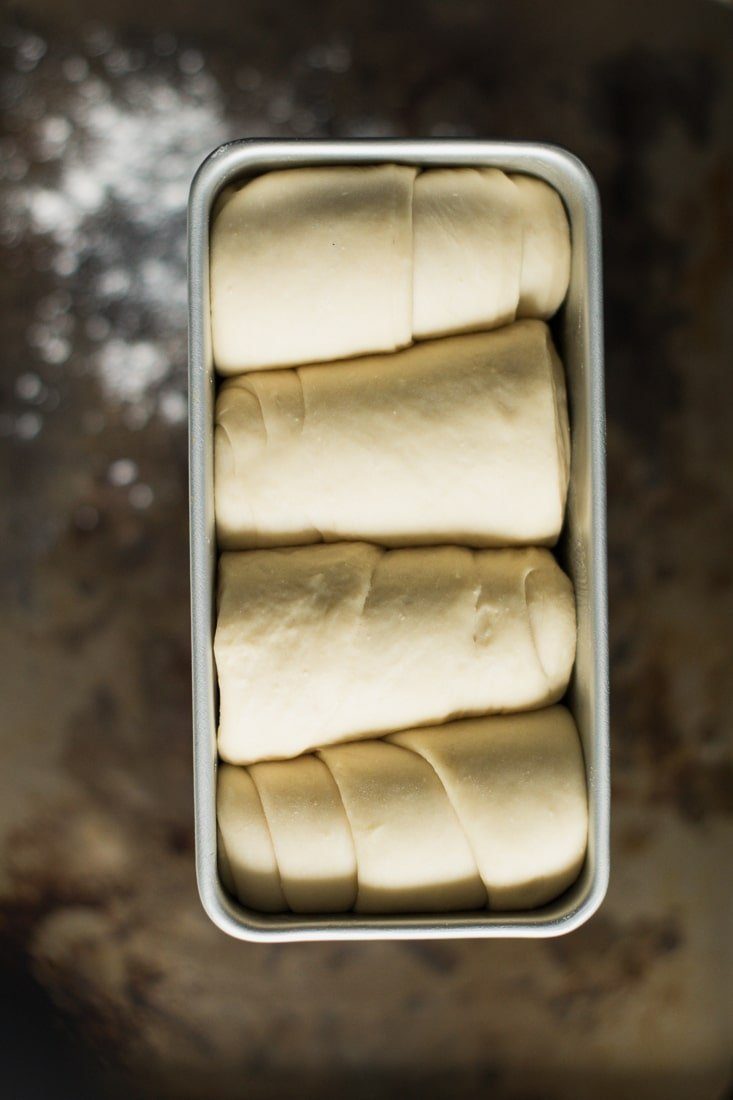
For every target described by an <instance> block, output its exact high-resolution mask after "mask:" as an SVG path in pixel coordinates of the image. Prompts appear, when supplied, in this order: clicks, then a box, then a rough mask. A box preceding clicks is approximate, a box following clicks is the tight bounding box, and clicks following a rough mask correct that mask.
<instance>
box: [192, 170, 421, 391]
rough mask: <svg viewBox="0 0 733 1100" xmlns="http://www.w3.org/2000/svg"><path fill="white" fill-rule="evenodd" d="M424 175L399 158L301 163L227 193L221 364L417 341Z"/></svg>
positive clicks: (218, 292) (214, 275)
mask: <svg viewBox="0 0 733 1100" xmlns="http://www.w3.org/2000/svg"><path fill="white" fill-rule="evenodd" d="M414 177H415V169H413V168H408V167H405V166H400V165H394V164H387V165H382V166H379V167H356V168H347V167H335V168H334V167H332V168H297V169H289V170H285V171H279V172H268V173H266V174H265V175H262V176H258V177H257V178H255V179H254V180H252V181H251V182H249V183H246V184H245V185H244V186H243V187H240V188H239V189H238V190H233V191H230V192H229V193H227V194H225V195H224V197H223V199H222V200H221V203H220V205H219V208H218V209H217V210H215V213H214V218H213V226H212V232H211V276H210V284H211V332H212V343H213V352H214V362H215V364H216V367H217V369H218V370H219V371H221V372H222V373H224V374H236V373H239V372H240V371H243V370H258V369H260V368H266V367H273V366H282V365H284V364H290V363H303V362H309V361H311V360H325V359H338V358H342V357H347V356H352V355H361V354H363V353H365V352H373V351H394V350H395V349H396V348H398V347H403V346H404V345H406V344H409V342H410V340H411V338H412V331H411V326H412V184H413V180H414Z"/></svg>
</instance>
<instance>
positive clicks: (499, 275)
mask: <svg viewBox="0 0 733 1100" xmlns="http://www.w3.org/2000/svg"><path fill="white" fill-rule="evenodd" d="M413 257H414V261H413V262H414V269H413V291H412V331H413V335H414V337H415V338H416V339H424V338H425V337H427V336H440V335H444V334H445V333H450V332H468V331H471V330H475V329H482V328H495V327H496V326H498V325H504V324H507V323H508V322H510V321H513V320H514V317H515V315H516V311H517V304H518V302H519V272H520V266H521V261H522V216H521V209H520V205H519V196H518V193H517V189H516V187H515V186H514V184H513V183H512V182H511V180H510V179H509V178H508V177H507V176H506V175H505V174H504V173H503V172H501V171H500V170H499V169H498V168H434V169H431V170H430V171H427V172H422V173H421V174H420V175H419V176H418V177H417V179H416V180H415V187H414V199H413Z"/></svg>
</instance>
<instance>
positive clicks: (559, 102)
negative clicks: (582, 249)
mask: <svg viewBox="0 0 733 1100" xmlns="http://www.w3.org/2000/svg"><path fill="white" fill-rule="evenodd" d="M10 16H12V24H13V26H14V27H15V28H16V30H15V31H12V28H11V29H10V31H9V32H6V37H5V45H4V46H3V48H2V66H3V72H2V77H1V78H0V93H1V95H2V104H3V111H4V116H3V145H2V148H0V154H1V155H2V167H3V171H4V173H5V175H4V179H3V180H2V189H3V190H2V202H1V203H0V205H1V207H2V210H1V213H0V218H1V220H2V234H3V237H2V241H3V253H2V265H0V308H1V310H2V348H3V362H2V379H1V382H0V385H1V386H2V410H1V412H2V419H0V431H1V432H2V433H3V438H2V440H0V443H1V444H2V448H3V457H2V461H1V462H0V478H2V488H1V491H2V500H3V508H4V512H5V515H6V517H7V520H6V523H5V524H4V530H3V537H2V539H0V583H1V584H2V595H3V603H2V608H3V615H2V621H1V622H0V648H1V657H2V666H1V667H2V695H1V697H2V736H3V764H4V767H3V773H2V778H1V779H0V784H1V786H0V792H1V794H2V798H0V891H1V894H0V905H1V910H0V911H1V913H2V926H1V928H2V931H1V933H0V934H1V935H2V939H3V942H4V946H5V948H6V954H10V953H12V954H13V955H14V957H15V959H16V960H17V972H16V973H17V975H21V974H22V973H24V972H25V973H28V974H31V975H32V976H33V980H34V981H35V982H36V983H37V984H36V987H35V988H36V990H37V991H41V992H43V995H44V996H45V997H47V998H48V1002H47V1004H48V1012H47V1013H46V1014H45V1016H44V1015H43V1014H42V1013H40V1012H39V1013H38V1014H37V1022H35V1020H36V1014H35V1013H22V1012H18V1013H17V1015H16V1017H15V1019H13V1018H11V1019H10V1021H9V1024H8V1026H9V1027H14V1028H15V1029H16V1031H17V1033H18V1035H19V1036H20V1037H19V1038H17V1039H12V1038H11V1042H13V1043H14V1045H15V1048H16V1050H22V1049H25V1050H29V1051H32V1052H34V1053H35V1054H36V1056H37V1058H39V1059H40V1058H42V1057H43V1055H44V1053H45V1052H46V1051H47V1050H48V1051H52V1049H53V1048H51V1047H48V1045H47V1043H46V1041H45V1033H44V1027H45V1026H46V1025H48V1022H49V1017H51V1016H52V1015H53V1016H54V1017H55V1018H57V1019H59V1020H63V1021H64V1030H63V1032H61V1035H62V1042H66V1040H65V1039H64V1038H63V1036H75V1037H76V1039H75V1040H74V1042H75V1044H76V1045H74V1046H73V1047H72V1048H71V1049H72V1051H73V1053H72V1054H71V1055H70V1057H69V1058H68V1059H66V1063H65V1064H66V1067H67V1068H66V1069H64V1068H56V1067H57V1066H58V1062H54V1059H53V1054H52V1053H49V1054H48V1061H49V1065H50V1067H51V1068H52V1070H53V1072H54V1073H55V1076H56V1078H57V1079H60V1078H61V1077H62V1076H63V1075H64V1074H68V1073H69V1072H70V1071H69V1070H68V1064H69V1062H71V1063H72V1065H74V1064H76V1061H77V1060H78V1057H80V1055H79V1054H78V1051H79V1050H80V1049H82V1048H84V1049H91V1050H92V1051H94V1052H95V1057H97V1058H98V1059H99V1060H100V1062H101V1064H102V1066H103V1068H104V1075H105V1084H104V1090H107V1091H108V1089H109V1088H110V1087H111V1085H110V1084H109V1082H110V1081H114V1082H116V1083H120V1082H122V1084H123V1086H124V1087H126V1089H127V1095H133V1096H134V1095H146V1094H147V1095H150V1096H156V1097H160V1096H172V1097H176V1098H177V1100H182V1098H183V1100H185V1098H186V1097H191V1098H192V1100H193V1098H195V1100H199V1098H204V1097H205V1098H209V1097H223V1098H227V1097H238V1096H241V1095H242V1094H246V1095H247V1096H248V1097H251V1098H253V1100H256V1098H259V1097H274V1096H281V1095H284V1094H287V1092H288V1091H293V1090H296V1089H297V1091H298V1092H299V1093H300V1094H301V1095H303V1096H305V1097H311V1096H312V1097H316V1096H317V1097H319V1100H322V1098H328V1097H332V1096H333V1097H336V1096H339V1097H340V1096H343V1095H344V1094H346V1093H348V1095H349V1096H350V1097H353V1098H357V1100H358V1098H362V1097H364V1098H366V1097H373V1096H380V1097H383V1096H403V1095H405V1096H408V1097H409V1096H417V1095H420V1096H422V1095H430V1096H445V1097H448V1096H450V1097H455V1096H461V1097H466V1098H469V1097H470V1098H472V1097H483V1096H485V1095H487V1094H488V1093H489V1092H490V1093H491V1094H492V1095H494V1096H496V1097H502V1098H503V1097H507V1098H511V1100H529V1098H538V1097H542V1098H543V1100H555V1098H562V1100H566V1098H568V1100H573V1098H575V1097H577V1098H579V1100H580V1098H583V1100H584V1098H585V1097H587V1096H588V1095H589V1094H592V1095H594V1096H598V1097H600V1098H605V1097H609V1098H613V1100H615V1098H616V1097H620V1096H621V1097H623V1096H633V1097H634V1098H635V1100H636V1098H640V1100H645V1098H647V1097H648V1098H656V1097H659V1096H664V1097H665V1100H675V1098H680V1100H682V1098H684V1100H688V1098H689V1097H691V1096H694V1097H695V1098H696V1100H697V1098H700V1100H708V1098H709V1100H713V1098H715V1097H719V1096H721V1095H722V1094H723V1093H724V1089H725V1087H726V1081H727V1079H728V1077H729V1072H730V1064H729V1050H730V1045H731V1043H730V1039H731V1035H730V1022H729V1021H730V1018H731V1012H730V1003H729V1002H730V988H731V981H730V972H731V959H730V948H729V942H730V937H729V930H730V891H729V889H728V884H727V880H726V873H725V866H726V864H727V861H728V860H729V852H730V847H731V839H732V838H733V804H732V801H733V800H732V798H731V756H730V747H729V745H728V743H727V742H728V739H729V733H730V729H731V728H732V727H733V695H732V693H731V686H730V673H729V669H730V658H731V653H730V622H731V617H732V615H733V595H732V594H731V586H732V583H733V577H732V573H733V568H732V566H731V562H732V561H733V556H732V555H731V537H730V531H731V526H732V520H733V485H732V479H731V475H730V470H731V469H732V468H733V433H732V432H731V430H730V406H731V398H732V397H733V392H732V390H733V373H732V372H731V360H732V359H733V310H731V308H730V303H731V301H733V271H732V266H733V261H732V260H731V257H733V239H732V237H733V211H732V209H731V188H732V180H733V73H732V72H731V66H730V55H731V46H732V44H733V15H732V13H731V11H730V9H729V8H728V7H726V6H724V5H722V4H714V3H711V2H705V0H690V2H685V3H682V2H679V0H673V2H670V3H652V4H630V3H629V4H624V3H622V4H619V3H616V2H614V3H610V2H608V3H606V2H603V3H601V4H596V5H593V6H592V7H591V6H589V5H581V4H579V3H574V2H573V3H563V4H557V5H548V4H540V3H527V2H523V0H517V2H516V3H513V4H511V5H510V4H508V3H507V4H488V3H486V2H485V0H481V2H478V0H456V2H454V3H446V4H444V3H438V2H437V0H435V2H425V3H417V2H416V0H407V2H406V3H404V4H400V5H397V4H393V3H387V2H386V0H377V2H376V3H372V4H369V5H367V4H364V3H357V2H356V0H341V2H339V3H336V2H335V0H313V2H312V3H310V4H307V5H295V4H293V5H286V4H280V5H275V4H272V3H267V4H266V3H264V2H262V0H256V2H253V3H248V4H242V3H237V4H235V3H234V2H233V0H209V2H208V3H207V4H205V5H204V4H200V3H198V2H197V3H193V2H187V0H182V2H181V3H179V4H176V5H173V4H170V3H168V2H165V3H159V4H158V5H155V6H154V5H151V4H149V3H143V2H142V0H125V3H122V0H114V2H113V0H105V3H103V4H102V5H100V4H99V3H98V2H97V3H95V4H92V3H91V2H90V0H71V2H70V3H69V4H65V5H63V6H62V5H60V4H57V3H54V2H52V0H24V2H22V3H15V4H14V5H13V8H12V9H11V11H10V14H9V15H7V16H6V18H7V19H8V21H10ZM100 22H101V24H102V28H101V29H102V30H103V31H104V30H106V31H107V32H108V34H107V37H105V35H104V34H101V35H100V26H99V24H100ZM89 24H96V27H90V26H89ZM18 28H19V29H18ZM171 33H172V34H173V35H175V40H171V38H170V37H167V36H168V35H170V34H171ZM36 37H37V38H39V39H40V44H39V42H38V41H36ZM29 39H30V40H29ZM85 66H86V67H85ZM87 67H88V68H87ZM59 118H60V119H61V123H59V122H55V123H54V124H53V125H51V126H49V125H48V119H59ZM64 121H66V122H67V123H68V126H64V125H63V122H64ZM441 133H442V134H446V135H449V136H450V135H458V136H460V135H465V136H483V135H486V134H490V135H491V136H492V137H495V138H506V139H521V140H526V139H532V140H539V141H551V142H555V143H557V144H559V145H562V146H565V147H568V148H571V149H573V150H574V151H575V152H577V153H578V155H579V156H580V157H581V158H582V159H583V160H584V161H585V162H586V163H587V164H588V165H589V167H590V169H591V171H592V172H593V174H594V176H595V177H596V179H597V180H598V183H599V186H600V190H601V195H602V202H603V213H604V253H605V285H606V309H607V339H606V352H607V409H608V414H609V417H608V443H609V566H610V575H609V579H610V609H611V634H610V642H611V663H612V674H611V680H612V715H613V731H612V732H613V744H614V759H613V765H614V828H613V854H612V861H613V867H614V871H613V878H612V885H611V889H610V891H609V895H608V898H607V900H606V902H605V903H604V906H603V909H602V910H601V912H600V913H599V914H597V916H596V917H594V918H593V919H592V920H591V921H590V922H589V923H588V924H587V925H586V926H585V927H584V928H582V929H579V930H578V931H577V932H576V933H574V934H573V935H572V936H569V937H563V938H560V939H558V940H555V941H552V942H549V941H548V942H534V943H529V942H525V943H513V942H506V943H489V942H486V943H450V944H435V943H424V944H414V943H413V944H399V943H374V944H304V945H297V944H296V945H293V946H289V947H282V946H273V947H268V946H263V945H249V944H241V943H236V942H234V941H231V940H229V939H227V938H226V937H224V936H223V935H221V934H220V933H218V932H217V931H216V930H215V929H214V928H213V927H212V926H211V925H210V923H209V922H208V921H207V919H206V917H205V915H204V914H203V913H202V912H201V909H200V904H199V901H198V898H197V897H196V889H195V883H194V876H193V850H192V806H191V783H190V775H191V753H190V735H191V726H190V692H189V675H190V666H189V654H190V650H189V620H188V596H189V593H188V562H187V518H186V508H187V483H186V441H185V427H184V422H183V419H182V418H181V414H182V412H185V410H182V408H181V402H180V397H181V395H182V394H183V392H184V388H185V358H186V349H185V270H184V266H185V265H184V255H183V248H182V242H183V240H184V234H185V195H186V190H187V186H188V181H189V180H190V176H191V173H192V171H193V169H194V167H195V165H196V164H197V163H198V162H199V161H200V159H201V157H202V156H203V155H204V154H205V153H206V151H207V150H209V149H210V148H212V147H213V146H214V145H216V144H217V143H218V142H220V141H222V140H226V139H227V138H234V137H238V136H241V135H242V134H252V135H272V136H314V137H317V136H341V135H343V136H351V135H355V136H356V135H359V134H361V135H364V134H374V135H376V136H380V135H383V134H392V135H397V136H400V135H404V136H410V135H417V134H427V135H431V134H441ZM7 139H10V142H11V143H12V144H11V145H8V144H7ZM126 165H127V166H131V167H130V171H129V172H125V171H123V169H124V168H125V166H126ZM90 181H91V182H92V183H93V184H95V186H94V187H90V186H89V183H90ZM130 181H132V182H133V183H134V187H132V189H131V182H130ZM47 192H50V193H51V196H52V197H51V199H50V201H49V197H48V194H46V193H47ZM39 193H40V194H39ZM59 194H60V195H61V196H62V197H63V198H64V200H65V203H64V204H59V203H58V202H55V201H54V199H53V196H54V195H59ZM29 195H30V196H31V197H32V198H33V202H32V203H29V198H28V196H29ZM148 196H152V198H148ZM18 204H20V205H19V206H18ZM70 229H73V233H70V232H69V230H70ZM130 462H132V463H133V464H134V465H132V466H131V465H130ZM151 494H152V496H151ZM18 981H20V977H18ZM41 992H39V993H38V995H39V996H41ZM34 1027H35V1028H36V1029H37V1030H36V1031H35V1032H33V1030H32V1029H33V1028H34ZM29 1029H31V1031H30V1032H29ZM21 1033H22V1034H21ZM23 1034H24V1035H26V1040H22V1035H23ZM29 1035H30V1041H27V1039H28V1036H29ZM77 1039H78V1042H77V1041H76V1040H77ZM21 1040H22V1041H23V1042H26V1046H25V1047H24V1046H22V1043H21ZM69 1042H71V1040H69ZM56 1049H58V1048H56ZM20 1088H25V1086H21V1085H18V1086H17V1090H16V1095H18V1096H21V1097H22V1096H23V1095H24V1093H23V1092H21V1091H19V1090H20ZM29 1090H30V1086H28V1088H27V1089H26V1092H25V1095H33V1093H32V1092H31V1091H29ZM60 1091H61V1090H60V1089H59V1092H60ZM97 1091H98V1094H101V1095H104V1094H105V1091H103V1090H102V1089H101V1087H100V1088H98V1090H97ZM36 1094H37V1095H38V1094H39V1093H38V1092H37V1093H36ZM11 1095H12V1094H11ZM45 1095H46V1096H53V1095H54V1093H53V1091H50V1090H47V1091H46V1092H45Z"/></svg>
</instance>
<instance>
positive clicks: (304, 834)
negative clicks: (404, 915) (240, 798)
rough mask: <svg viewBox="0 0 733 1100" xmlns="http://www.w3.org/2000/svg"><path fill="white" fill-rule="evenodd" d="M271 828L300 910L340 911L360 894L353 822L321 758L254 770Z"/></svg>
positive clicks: (291, 898) (288, 891)
mask: <svg viewBox="0 0 733 1100" xmlns="http://www.w3.org/2000/svg"><path fill="white" fill-rule="evenodd" d="M250 775H251V776H252V778H253V779H254V783H255V787H256V788H257V792H258V794H259V796H260V800H261V802H262V806H263V809H264V811H265V818H266V820H267V823H268V825H269V828H270V835H271V837H272V844H273V848H274V850H275V858H276V860H277V865H278V867H279V869H280V882H281V884H282V891H283V894H284V895H285V900H286V901H287V903H288V905H289V906H290V908H291V909H292V910H293V912H295V913H319V912H320V913H341V912H345V911H346V910H347V909H351V908H352V906H353V904H354V900H355V898H356V858H355V856H354V843H353V841H352V839H351V830H350V828H349V822H348V820H347V818H346V813H345V812H344V807H343V803H342V801H341V797H340V795H339V792H338V788H337V786H336V784H335V783H334V780H333V776H332V775H331V773H330V772H329V770H328V768H327V767H326V765H325V764H324V763H323V761H322V760H319V759H318V758H317V757H315V756H302V757H300V758H299V759H298V760H285V761H281V762H280V763H279V764H254V765H253V766H252V768H251V769H250Z"/></svg>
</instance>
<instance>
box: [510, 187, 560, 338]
mask: <svg viewBox="0 0 733 1100" xmlns="http://www.w3.org/2000/svg"><path fill="white" fill-rule="evenodd" d="M511 178H512V180H513V182H514V183H515V184H516V186H517V188H518V192H519V199H520V206H521V209H522V227H523V238H522V276H521V282H520V290H519V306H518V308H517V316H518V317H551V316H552V315H553V313H555V311H556V310H557V309H558V308H559V306H560V305H561V303H562V300H563V298H564V297H565V295H566V293H567V289H568V282H569V280H570V227H569V226H568V219H567V215H566V214H565V207H564V206H563V204H562V200H561V198H560V196H559V195H558V193H557V191H555V190H554V188H552V187H550V186H549V184H547V183H545V182H544V181H543V180H539V179H536V178H535V177H533V176H512V177H511Z"/></svg>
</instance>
